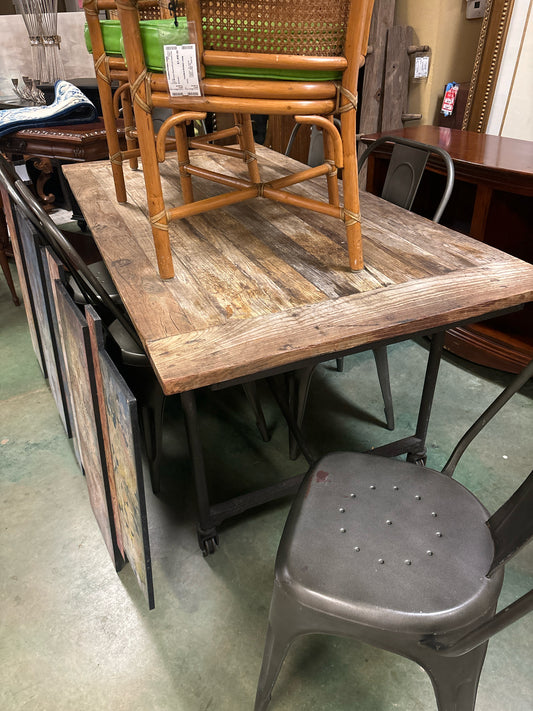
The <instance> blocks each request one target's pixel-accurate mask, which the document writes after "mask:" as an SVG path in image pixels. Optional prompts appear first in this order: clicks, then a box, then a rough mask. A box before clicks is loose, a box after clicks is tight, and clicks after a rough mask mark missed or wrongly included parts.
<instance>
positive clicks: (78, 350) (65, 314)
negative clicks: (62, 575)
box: [53, 280, 124, 570]
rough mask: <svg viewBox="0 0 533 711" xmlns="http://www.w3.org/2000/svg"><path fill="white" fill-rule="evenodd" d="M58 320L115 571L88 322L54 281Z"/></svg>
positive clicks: (92, 496) (84, 455)
mask: <svg viewBox="0 0 533 711" xmlns="http://www.w3.org/2000/svg"><path fill="white" fill-rule="evenodd" d="M53 290H54V296H55V303H56V307H57V321H58V327H59V333H60V336H61V345H62V349H63V356H64V360H65V364H66V371H67V379H68V385H69V390H70V394H71V400H72V410H73V415H74V417H73V424H74V429H75V432H76V438H77V441H78V445H79V451H80V458H81V462H82V466H83V471H84V473H85V478H86V481H87V489H88V492H89V500H90V502H91V507H92V510H93V512H94V515H95V518H96V521H97V522H98V526H99V528H100V531H101V533H102V536H103V538H104V541H105V544H106V546H107V549H108V551H109V555H110V556H111V559H112V561H113V563H114V565H115V569H116V570H120V568H121V567H122V565H123V564H124V558H123V556H122V554H121V552H120V549H119V546H118V541H117V534H116V526H115V517H114V515H113V504H112V497H111V490H110V485H109V477H108V473H107V465H106V458H105V450H104V443H103V434H102V424H101V421H100V410H99V407H98V401H97V395H96V384H95V380H94V369H93V362H92V357H91V346H90V339H89V328H88V326H87V321H86V320H85V319H84V317H83V315H82V313H81V312H80V310H79V309H78V307H77V306H76V304H75V303H74V301H73V300H72V298H71V297H70V295H69V293H68V291H67V290H66V289H65V286H64V285H63V284H62V283H61V282H60V281H59V280H56V281H54V283H53Z"/></svg>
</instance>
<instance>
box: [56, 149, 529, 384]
mask: <svg viewBox="0 0 533 711" xmlns="http://www.w3.org/2000/svg"><path fill="white" fill-rule="evenodd" d="M258 149H259V150H258V152H259V154H260V158H261V162H260V165H261V170H262V179H263V181H268V180H270V179H272V178H274V177H277V176H278V175H280V174H283V173H284V172H287V169H288V170H294V168H295V166H296V165H297V164H296V163H295V162H294V161H292V160H291V159H288V158H286V157H284V156H281V155H279V154H276V153H273V152H272V151H268V150H266V149H262V148H260V147H258ZM194 162H195V164H197V165H201V166H202V167H208V168H213V167H215V168H216V166H219V167H220V163H221V162H224V170H225V171H230V170H231V171H232V172H234V174H235V175H242V174H243V173H244V171H245V168H244V167H243V166H242V164H241V163H240V162H238V161H235V160H232V159H226V158H220V156H218V157H216V159H214V158H213V157H212V156H209V155H207V154H205V153H203V152H200V151H197V152H196V151H195V153H194ZM161 173H162V177H163V184H164V191H165V196H166V199H167V204H168V205H169V206H170V205H173V204H179V203H180V199H181V198H180V191H179V181H178V177H177V165H176V162H175V161H174V160H167V162H165V163H164V164H162V166H161ZM65 174H66V175H67V178H68V180H69V182H70V184H71V187H72V188H73V191H74V194H75V196H76V198H77V200H78V202H79V204H80V206H81V208H82V210H83V212H84V215H85V218H86V220H87V222H88V224H89V226H90V228H91V230H92V231H93V234H94V237H95V240H96V242H97V244H98V247H99V248H100V250H101V252H102V255H103V257H104V259H105V261H106V264H107V266H108V268H109V270H110V272H111V275H112V277H113V279H114V281H115V284H116V286H117V287H118V290H119V292H120V294H121V297H122V299H123V302H124V304H125V306H126V308H127V309H128V311H129V313H130V316H131V317H132V320H133V322H134V323H135V326H136V328H137V330H138V332H139V335H140V337H141V339H142V341H143V343H144V345H145V347H146V349H147V352H148V354H149V356H150V358H151V360H152V363H153V365H154V367H155V369H156V372H157V374H158V377H159V379H160V382H161V384H162V386H163V389H164V390H165V392H166V393H167V394H171V393H174V392H179V391H182V390H185V389H190V388H193V387H199V386H202V385H209V384H213V383H215V382H220V381H222V380H226V379H231V378H235V377H240V376H241V375H247V374H250V373H254V372H258V371H259V370H263V369H264V368H270V367H277V366H278V365H286V364H289V363H293V362H297V361H298V360H301V359H303V358H308V357H314V356H317V355H321V354H325V353H331V352H334V351H335V350H342V349H349V348H356V347H359V346H361V345H365V344H371V343H374V342H376V341H378V340H381V339H387V338H389V337H392V338H398V337H402V336H405V337H408V336H409V335H412V334H414V333H416V332H418V331H420V330H425V329H431V328H435V329H437V328H439V327H442V326H444V325H448V324H450V323H457V322H460V321H464V320H466V319H470V318H476V317H479V316H482V315H484V314H485V313H489V312H493V311H496V310H499V309H503V308H507V307H511V306H515V305H517V304H520V303H522V302H524V301H528V300H530V299H531V298H533V267H531V266H530V265H527V264H525V263H523V262H521V261H519V260H517V259H515V258H513V257H511V256H509V255H507V254H504V253H502V252H499V251H498V250H495V249H493V248H491V247H489V246H487V245H483V244H481V243H479V242H476V241H475V240H472V239H471V238H469V237H466V236H465V235H462V234H459V233H456V232H454V231H452V230H449V229H446V228H444V227H442V226H439V225H435V224H434V223H432V222H430V221H428V220H425V219H424V218H421V217H419V216H416V215H414V214H412V213H409V212H407V211H405V210H401V209H400V208H397V207H396V206H394V205H391V204H389V203H386V202H384V201H383V200H380V199H379V198H376V197H375V196H372V195H367V194H366V193H363V194H362V196H361V212H362V219H363V239H364V254H365V265H366V266H365V269H364V270H363V271H361V272H350V271H349V270H348V268H347V266H346V265H347V258H346V244H345V234H344V229H343V226H342V223H341V222H340V221H338V220H335V219H333V218H330V217H326V216H322V215H318V214H316V213H311V212H309V211H302V210H300V209H297V208H293V207H289V206H283V205H280V204H274V203H272V202H270V201H268V200H260V199H255V200H250V201H248V202H246V203H242V204H240V205H235V206H231V207H226V208H224V209H221V210H216V211H213V212H210V213H204V214H203V215H198V216H196V217H193V218H190V219H188V220H182V221H179V222H173V223H172V224H171V226H170V237H171V245H172V254H173V259H174V265H175V269H176V276H175V278H174V279H172V280H167V281H162V280H161V279H160V278H159V277H158V276H157V269H156V260H155V250H154V248H153V243H152V237H151V231H150V228H149V225H148V217H147V209H146V196H145V192H144V183H143V179H142V173H141V172H140V171H138V172H126V181H127V182H126V185H127V190H128V203H127V204H123V205H121V204H118V203H117V202H116V201H115V200H114V197H112V195H113V193H112V177H111V171H110V167H109V165H108V164H107V163H104V162H102V163H86V164H82V165H70V166H65ZM194 185H195V196H196V198H197V199H198V198H201V197H208V196H211V195H214V194H216V193H217V192H220V191H221V190H222V189H223V188H221V187H220V186H219V185H216V184H214V183H210V182H209V183H208V182H206V181H200V180H196V181H195V182H194ZM293 189H294V190H295V191H298V190H305V192H306V193H307V194H308V195H309V196H310V197H318V196H322V195H323V191H324V183H323V182H322V181H321V180H317V181H313V182H312V183H307V184H306V187H305V188H302V187H294V188H293Z"/></svg>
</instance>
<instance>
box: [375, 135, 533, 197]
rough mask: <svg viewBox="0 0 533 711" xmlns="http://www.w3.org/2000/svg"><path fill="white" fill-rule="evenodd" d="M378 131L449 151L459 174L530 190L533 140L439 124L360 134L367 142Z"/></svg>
mask: <svg viewBox="0 0 533 711" xmlns="http://www.w3.org/2000/svg"><path fill="white" fill-rule="evenodd" d="M381 135H393V136H403V137H404V138H411V139H412V140H414V141H420V142H421V143H428V144H430V145H432V146H439V147H440V148H444V150H446V151H448V153H449V154H450V156H451V158H452V160H453V162H454V165H455V168H456V172H457V175H458V177H463V178H468V176H470V177H471V178H472V179H473V180H474V182H479V180H480V178H483V179H485V180H488V181H493V182H494V183H495V184H496V185H495V186H496V187H501V189H502V190H505V191H507V192H518V193H523V194H533V142H531V141H521V140H518V139H516V138H503V137H502V136H491V135H489V134H487V133H475V132H474V131H459V130H458V129H455V128H442V127H439V126H408V127H406V128H403V129H397V130H395V131H385V132H383V133H382V134H381V133H373V134H368V135H366V136H363V138H362V140H363V141H365V142H368V141H370V140H372V139H376V138H378V137H379V136H381Z"/></svg>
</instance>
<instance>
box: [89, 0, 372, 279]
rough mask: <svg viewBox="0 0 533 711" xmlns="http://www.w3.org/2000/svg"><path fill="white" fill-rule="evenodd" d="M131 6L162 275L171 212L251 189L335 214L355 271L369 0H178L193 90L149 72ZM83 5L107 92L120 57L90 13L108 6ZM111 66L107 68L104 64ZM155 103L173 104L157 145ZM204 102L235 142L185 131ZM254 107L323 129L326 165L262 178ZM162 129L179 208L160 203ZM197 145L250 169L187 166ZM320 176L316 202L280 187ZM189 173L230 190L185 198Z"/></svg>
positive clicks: (179, 213) (125, 1) (129, 22)
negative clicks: (321, 195)
mask: <svg viewBox="0 0 533 711" xmlns="http://www.w3.org/2000/svg"><path fill="white" fill-rule="evenodd" d="M138 5H139V3H138V2H137V0H117V2H116V8H117V10H118V16H119V20H120V24H121V29H122V38H123V42H124V49H125V55H126V60H127V71H128V80H129V85H130V91H131V93H132V99H133V107H134V113H135V124H136V132H135V135H136V136H137V137H138V140H139V147H140V151H141V156H142V163H143V171H144V176H145V182H146V191H147V197H148V208H149V214H150V223H151V225H152V231H153V236H154V242H155V245H156V252H157V255H158V268H159V273H160V275H161V277H162V278H164V279H167V278H172V277H173V276H174V270H173V266H172V260H171V250H170V244H169V239H168V223H169V221H171V220H175V219H181V218H184V217H188V216H191V215H196V214H199V213H201V212H205V211H207V210H212V209H215V208H219V207H222V206H224V205H230V204H235V203H237V202H240V201H243V200H247V199H250V198H252V197H266V198H269V199H272V200H275V201H277V202H281V203H285V204H293V205H300V206H303V207H306V208H307V209H310V210H315V211H318V212H320V213H322V214H326V215H330V216H332V217H336V218H340V219H341V220H342V221H343V222H344V224H345V227H346V237H347V241H348V253H349V265H350V268H351V269H354V270H358V269H362V267H363V255H362V248H361V225H360V211H359V198H358V181H357V162H356V155H355V113H356V112H355V109H356V94H357V77H358V72H359V67H360V65H361V64H362V62H363V61H364V55H365V53H366V49H367V39H368V31H369V25H370V17H371V12H372V5H373V2H372V0H278V1H277V2H275V3H271V2H268V1H267V0H247V1H246V2H239V3H235V2H230V1H226V0H224V1H223V2H212V1H211V0H186V2H185V7H186V14H187V19H188V21H189V38H190V39H191V38H192V36H193V35H194V34H195V44H196V46H197V48H198V56H199V76H200V85H201V93H202V95H201V96H171V94H170V91H169V86H168V82H167V77H166V75H165V74H163V73H161V72H159V73H157V72H155V71H148V70H147V65H146V62H145V57H144V52H143V45H142V42H141V33H140V30H139V12H138ZM84 7H85V12H86V16H87V22H88V25H89V28H90V32H91V42H92V46H93V56H94V61H95V68H96V71H97V76H98V77H99V87H102V89H103V91H104V93H107V89H106V88H105V86H107V84H108V81H109V79H110V78H119V76H118V73H117V72H118V71H119V70H120V71H122V69H123V64H122V65H120V67H119V64H120V61H121V60H117V59H116V58H112V57H108V58H106V53H105V48H104V44H103V41H102V36H101V32H100V25H99V22H98V10H99V9H111V8H113V7H115V4H114V3H112V2H110V1H109V0H85V2H84ZM191 23H193V24H192V25H191ZM117 62H118V63H117ZM103 67H109V69H103ZM112 67H117V70H116V71H115V72H114V71H113V70H112ZM148 69H150V67H148ZM106 72H107V74H106ZM104 102H107V103H108V108H107V114H109V116H111V109H110V108H109V101H108V99H107V98H106V99H102V104H104ZM154 107H165V108H169V109H171V110H172V112H173V115H172V116H171V117H169V118H168V119H167V121H165V122H164V123H163V125H162V126H161V128H160V130H159V133H158V136H157V142H156V141H155V132H154V126H153V121H152V110H153V108H154ZM208 111H214V112H217V111H218V112H222V113H227V112H230V113H234V114H235V117H236V125H235V127H234V128H232V129H229V131H230V134H229V135H233V136H234V137H236V138H237V140H238V142H239V147H238V148H232V147H227V146H224V147H220V146H217V145H214V144H213V141H214V140H216V138H217V136H218V137H220V138H227V136H228V132H227V131H224V132H221V133H218V134H215V135H210V136H208V137H202V138H201V139H188V138H187V135H186V123H187V122H190V121H191V120H196V119H201V118H204V117H205V114H206V112H208ZM253 113H257V114H269V115H276V114H278V115H291V116H295V117H297V118H296V120H297V121H298V122H301V123H310V124H314V125H317V126H320V127H322V128H323V130H324V137H325V139H324V140H325V156H326V160H325V162H324V163H323V164H322V165H321V166H317V167H315V168H307V169H304V170H299V171H298V173H296V174H292V175H289V176H283V177H280V178H277V179H276V180H274V181H272V180H270V179H268V180H265V178H264V177H263V178H262V177H261V175H260V172H259V167H258V164H257V157H256V152H255V148H254V141H253V134H252V128H251V121H250V114H253ZM335 113H339V114H340V117H341V124H342V138H341V135H340V133H339V131H338V130H337V129H336V128H335V126H334V124H333V121H332V119H333V115H334V114H335ZM104 116H106V112H104ZM106 121H107V119H106ZM170 129H173V130H174V132H175V136H176V148H177V154H178V158H179V161H180V164H181V166H180V180H181V187H182V200H183V203H184V204H182V205H180V206H177V207H169V206H167V205H166V203H165V200H164V198H163V194H162V190H161V179H160V173H159V164H160V163H161V162H163V161H164V160H165V139H166V136H167V133H168V131H169V130H170ZM199 147H203V148H205V149H206V150H211V151H213V152H216V154H217V155H232V156H234V157H236V158H239V159H241V160H243V161H244V162H245V164H246V165H247V167H248V176H247V177H243V178H240V179H239V180H237V181H236V179H235V177H234V176H231V175H224V174H222V173H221V171H220V170H218V169H217V168H216V167H213V168H210V169H206V168H200V167H198V166H197V165H195V164H194V165H193V163H191V162H190V159H189V148H199ZM110 153H111V155H112V161H113V163H114V162H115V158H114V156H115V154H116V151H115V150H114V148H111V147H110ZM120 160H121V158H120V156H117V166H116V167H115V168H114V171H115V179H116V180H117V192H118V194H119V200H120V199H121V197H120V193H122V199H125V193H123V189H122V185H120V180H121V177H122V176H121V166H120V165H118V163H119V162H120ZM193 162H194V161H193ZM340 168H344V170H343V182H344V206H341V204H340V200H339V192H338V185H337V169H340ZM318 175H326V176H327V183H328V198H327V199H326V200H320V201H317V200H315V199H314V198H310V197H308V196H306V195H305V196H302V195H300V194H295V193H294V192H292V191H287V190H286V189H285V188H287V187H289V186H293V185H295V184H297V183H299V182H302V181H304V180H308V179H310V178H312V177H316V176H318ZM192 176H198V177H202V178H206V179H208V180H213V181H215V182H217V183H220V184H223V185H225V186H226V187H229V188H231V191H230V192H226V193H224V194H221V195H217V196H216V197H213V198H212V199H211V198H209V199H206V200H205V201H204V202H201V201H199V200H197V199H195V197H194V194H193V186H192V179H191V178H192Z"/></svg>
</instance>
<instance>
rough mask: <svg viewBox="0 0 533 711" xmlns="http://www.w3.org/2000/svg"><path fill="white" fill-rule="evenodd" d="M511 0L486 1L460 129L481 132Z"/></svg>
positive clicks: (491, 95)
mask: <svg viewBox="0 0 533 711" xmlns="http://www.w3.org/2000/svg"><path fill="white" fill-rule="evenodd" d="M513 5H514V0H488V3H487V9H486V11H485V16H484V18H483V22H482V25H481V31H480V35H479V43H478V48H477V52H476V57H475V61H474V69H473V72H472V80H471V82H470V90H469V92H468V99H467V102H466V109H465V114H464V119H463V125H462V128H463V130H465V129H468V130H469V131H476V132H477V133H485V130H486V128H487V123H488V119H489V114H490V108H491V106H492V100H493V97H494V91H495V88H496V80H497V78H498V72H499V70H500V64H501V60H502V55H503V50H504V48H505V40H506V38H507V31H508V29H509V22H510V19H511V14H512V11H513Z"/></svg>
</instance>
